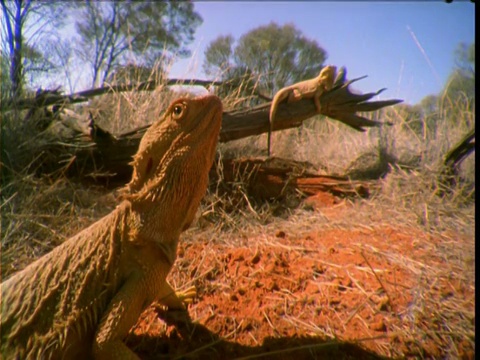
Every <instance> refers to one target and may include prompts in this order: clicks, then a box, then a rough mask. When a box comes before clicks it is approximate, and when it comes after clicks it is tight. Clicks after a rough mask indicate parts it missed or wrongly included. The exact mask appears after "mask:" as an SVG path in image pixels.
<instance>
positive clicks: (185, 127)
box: [126, 95, 222, 211]
mask: <svg viewBox="0 0 480 360" xmlns="http://www.w3.org/2000/svg"><path fill="white" fill-rule="evenodd" d="M221 124H222V102H221V100H220V99H219V98H218V97H216V96H213V95H208V96H204V97H201V98H196V99H186V98H181V99H178V100H176V101H174V102H173V103H172V104H171V105H170V106H169V107H168V109H167V111H166V112H165V114H164V116H163V117H162V119H160V120H158V121H157V122H155V123H154V124H152V126H151V127H150V128H149V129H148V130H147V132H146V133H145V135H144V136H143V138H142V140H141V141H140V145H139V149H138V152H137V154H136V155H135V156H134V158H133V162H132V165H133V176H132V180H131V182H130V183H129V184H128V185H127V187H126V192H127V193H128V195H126V198H127V199H130V200H132V201H148V202H151V201H153V202H162V206H163V204H165V206H171V209H172V211H177V210H178V211H182V210H184V211H188V210H189V208H190V207H192V206H194V207H195V210H196V207H197V206H198V203H199V202H200V200H201V198H202V197H203V195H204V193H205V190H206V187H207V183H208V172H209V170H210V168H211V166H212V163H213V160H214V157H215V149H216V145H217V142H218V135H219V132H220V127H221ZM174 209H175V210H174Z"/></svg>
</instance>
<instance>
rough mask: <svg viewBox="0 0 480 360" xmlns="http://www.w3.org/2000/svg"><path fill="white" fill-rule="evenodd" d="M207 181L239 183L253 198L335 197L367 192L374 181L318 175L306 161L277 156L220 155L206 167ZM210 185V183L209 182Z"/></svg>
mask: <svg viewBox="0 0 480 360" xmlns="http://www.w3.org/2000/svg"><path fill="white" fill-rule="evenodd" d="M210 178H211V184H215V183H216V182H217V180H221V183H222V184H223V185H224V186H226V189H224V191H225V192H228V193H229V194H230V193H232V192H233V191H232V190H231V189H229V186H235V184H239V183H241V184H242V186H243V187H244V188H245V190H246V193H247V194H248V195H249V196H251V197H252V198H254V199H257V200H272V199H275V200H281V199H283V198H285V197H286V196H287V195H289V194H292V193H296V194H298V193H299V192H300V193H301V194H303V195H304V196H305V197H307V196H311V195H316V194H318V193H329V194H332V195H334V196H336V197H341V198H345V197H362V198H366V197H368V196H370V194H371V192H372V190H375V189H376V188H377V187H378V185H377V183H376V182H375V181H355V180H350V179H348V178H347V177H344V176H330V175H320V174H318V171H317V170H316V169H315V168H314V167H313V166H312V165H310V164H308V163H301V162H297V161H291V160H286V159H280V158H268V159H250V158H243V159H222V160H221V161H220V162H216V163H215V164H214V166H213V168H212V170H211V171H210ZM212 186H213V185H212Z"/></svg>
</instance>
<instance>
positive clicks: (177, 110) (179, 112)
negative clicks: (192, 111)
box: [172, 104, 186, 120]
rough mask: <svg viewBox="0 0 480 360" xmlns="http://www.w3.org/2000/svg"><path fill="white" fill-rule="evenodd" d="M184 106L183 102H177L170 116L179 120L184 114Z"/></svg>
mask: <svg viewBox="0 0 480 360" xmlns="http://www.w3.org/2000/svg"><path fill="white" fill-rule="evenodd" d="M185 110H186V106H185V104H177V105H175V106H174V107H173V109H172V117H173V118H174V119H175V120H180V119H181V118H182V117H183V115H184V114H185Z"/></svg>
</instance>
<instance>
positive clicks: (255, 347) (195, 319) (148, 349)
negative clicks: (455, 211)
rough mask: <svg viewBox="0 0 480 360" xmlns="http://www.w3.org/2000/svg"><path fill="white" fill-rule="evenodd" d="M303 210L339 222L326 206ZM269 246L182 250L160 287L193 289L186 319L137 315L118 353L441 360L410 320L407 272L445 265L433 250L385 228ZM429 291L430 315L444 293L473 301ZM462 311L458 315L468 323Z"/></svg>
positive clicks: (328, 202) (467, 353) (412, 286)
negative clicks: (124, 348) (167, 284)
mask: <svg viewBox="0 0 480 360" xmlns="http://www.w3.org/2000/svg"><path fill="white" fill-rule="evenodd" d="M309 202H310V205H311V206H313V207H316V208H318V207H327V208H325V211H327V214H328V216H340V214H338V211H340V210H338V209H337V208H338V207H332V206H333V205H334V204H335V203H336V201H335V199H334V198H332V197H331V196H329V195H325V194H322V195H318V196H317V197H313V198H311V199H309ZM328 207H330V208H328ZM322 211H323V209H322ZM336 212H337V213H336ZM272 235H275V236H274V237H273V236H270V237H269V239H271V240H268V241H267V240H266V239H265V238H262V239H243V240H239V243H238V244H235V245H232V244H224V243H219V242H215V241H211V239H197V240H196V241H195V242H192V243H182V244H181V245H180V248H179V250H178V258H177V261H176V263H175V266H174V269H173V270H172V273H171V275H170V277H169V280H170V282H171V284H172V285H173V286H174V287H176V286H179V285H182V287H183V288H187V287H189V286H191V285H195V286H196V288H197V297H196V298H195V300H194V302H193V304H190V305H189V307H188V315H189V316H188V315H187V314H186V313H185V312H167V311H163V310H159V309H156V310H155V309H153V308H152V309H149V310H148V311H146V312H145V313H144V314H142V317H141V318H140V320H139V322H138V324H137V325H136V327H135V328H134V329H133V330H132V332H131V334H130V335H129V337H128V339H127V344H128V345H129V346H130V347H131V348H132V349H133V350H134V351H135V352H136V353H137V354H139V355H140V356H141V357H142V358H144V359H164V358H182V359H183V358H189V359H191V358H193V359H238V358H247V359H251V358H259V359H297V360H301V359H380V358H385V357H388V358H390V357H393V358H444V357H445V354H446V353H445V347H446V346H447V345H446V344H443V346H442V340H441V339H438V338H433V337H432V336H427V335H425V334H427V333H428V334H431V333H432V331H433V332H434V331H437V330H438V331H441V330H442V328H441V326H442V325H441V324H440V323H439V322H438V321H436V319H435V318H434V315H431V314H421V313H420V314H419V313H418V312H415V311H414V309H413V305H414V304H415V301H418V299H417V300H415V296H416V295H415V294H416V286H417V284H418V277H419V272H418V271H417V270H418V269H419V268H430V267H432V268H442V267H445V266H446V264H444V262H445V260H444V258H442V257H439V256H437V255H436V253H432V250H431V249H433V248H435V245H436V242H437V239H435V238H434V237H432V236H431V235H428V234H426V233H422V232H421V231H419V230H416V229H409V228H392V227H387V226H385V227H377V228H369V227H367V226H365V227H362V228H358V229H356V230H344V229H328V230H324V231H315V232H311V233H307V234H295V233H289V231H288V229H283V230H282V229H279V230H278V231H277V232H276V233H275V234H272ZM402 255H405V256H402ZM408 262H411V264H409V263H408ZM419 264H422V265H421V266H420V265H419ZM373 270H374V271H375V272H374V271H373ZM435 280H436V281H434V283H433V284H432V287H433V289H435V291H433V292H432V291H431V289H430V292H429V294H431V293H433V294H435V297H437V296H438V299H436V298H435V299H433V301H438V304H439V306H442V305H441V304H442V301H446V299H448V298H449V297H452V296H453V295H454V294H455V295H456V296H460V297H461V298H464V299H467V300H468V299H470V300H471V299H474V287H472V286H470V285H471V284H468V283H465V282H464V281H462V280H461V279H447V278H444V277H441V278H438V279H435ZM429 301H432V299H429ZM473 304H474V301H466V305H465V307H467V308H468V310H469V311H472V312H473V311H474V309H471V307H473V306H474V305H473ZM436 327H438V329H437V328H436ZM472 327H473V325H472ZM409 328H412V329H413V328H415V329H417V330H418V329H425V333H424V335H421V334H419V333H418V331H417V332H415V331H413V330H412V332H409V330H408V329H409ZM473 346H474V345H473V340H471V339H469V340H466V339H462V338H461V337H460V338H459V339H458V342H457V344H456V347H457V350H456V354H457V355H458V356H459V357H460V358H464V359H473V358H474V353H475V350H474V348H473Z"/></svg>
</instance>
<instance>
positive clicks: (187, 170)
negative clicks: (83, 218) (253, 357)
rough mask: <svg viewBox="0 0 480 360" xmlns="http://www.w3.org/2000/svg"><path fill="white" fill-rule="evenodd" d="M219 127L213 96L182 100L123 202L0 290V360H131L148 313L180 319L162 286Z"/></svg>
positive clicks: (145, 143) (139, 164) (139, 161)
mask: <svg viewBox="0 0 480 360" xmlns="http://www.w3.org/2000/svg"><path fill="white" fill-rule="evenodd" d="M221 123H222V103H221V101H220V99H219V98H218V97H216V96H206V97H203V98H198V99H191V100H189V99H185V98H182V99H179V100H177V101H175V102H173V103H172V104H171V105H170V107H169V108H168V110H167V111H166V112H165V114H164V116H163V118H162V119H160V120H159V121H157V122H155V123H154V124H153V125H152V126H151V127H150V128H149V129H148V130H147V132H146V133H145V135H144V136H143V138H142V140H141V142H140V145H139V149H138V152H137V154H136V155H135V156H134V158H133V162H132V165H133V176H132V180H131V182H130V183H129V184H128V185H127V186H126V187H125V188H124V195H123V201H122V202H121V203H120V204H119V205H118V206H117V208H116V209H115V210H113V211H112V212H111V213H110V214H108V215H107V216H105V217H104V218H102V219H100V220H99V221H97V222H96V223H94V224H93V225H91V226H90V227H88V228H86V229H84V230H83V231H81V232H80V233H78V234H77V235H76V236H74V237H72V238H70V239H68V240H67V241H66V242H64V243H63V244H62V245H60V246H59V247H57V248H55V249H54V250H53V251H52V252H50V253H48V254H46V255H45V256H43V257H41V258H40V259H38V260H37V261H35V262H34V263H32V264H30V265H29V266H28V267H26V268H25V269H24V270H22V271H20V272H19V273H17V274H15V275H14V276H13V277H11V278H9V279H7V280H6V281H4V282H2V284H1V319H0V322H1V323H0V325H1V338H0V340H1V345H0V350H1V356H0V357H1V358H2V359H89V358H92V357H93V358H95V359H137V358H138V357H137V356H136V354H135V353H134V352H132V351H131V350H130V349H129V348H128V347H127V346H126V345H125V344H124V343H123V339H124V338H125V337H126V335H127V334H128V332H129V330H130V328H131V327H132V326H133V325H135V323H136V321H137V320H138V317H139V315H140V313H141V312H142V311H143V310H144V309H145V308H146V307H148V306H149V305H150V304H152V303H153V304H162V305H165V306H167V307H168V308H169V309H183V310H184V309H185V306H184V302H186V300H188V299H189V297H190V298H191V297H193V296H195V291H194V289H189V290H187V291H186V292H185V293H175V292H174V290H173V289H172V288H171V286H170V285H169V284H168V283H167V281H166V276H167V274H168V273H169V271H170V269H171V267H172V265H173V262H174V261H175V257H176V249H177V243H178V241H179V236H180V233H181V232H183V231H184V230H185V229H187V228H188V227H189V226H190V224H191V222H192V221H193V219H194V216H195V212H196V209H197V207H198V205H199V203H200V200H201V199H202V197H203V195H204V194H205V190H206V188H207V184H208V172H209V170H210V167H211V166H212V163H213V160H214V156H215V149H216V145H217V142H218V136H219V132H220V126H221Z"/></svg>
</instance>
